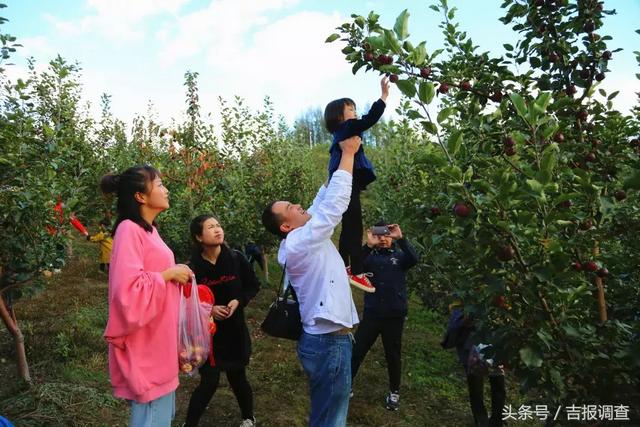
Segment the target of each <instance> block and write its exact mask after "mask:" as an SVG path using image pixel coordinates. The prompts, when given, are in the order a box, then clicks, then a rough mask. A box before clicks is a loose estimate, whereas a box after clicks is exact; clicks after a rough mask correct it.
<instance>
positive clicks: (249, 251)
mask: <svg viewBox="0 0 640 427" xmlns="http://www.w3.org/2000/svg"><path fill="white" fill-rule="evenodd" d="M244 253H245V255H246V256H247V259H248V260H249V263H250V264H251V265H253V263H254V262H257V263H258V265H259V266H260V269H261V270H262V271H265V268H266V266H265V264H266V263H265V258H264V254H263V253H262V250H260V246H258V245H256V244H255V243H253V242H250V243H247V244H246V245H244Z"/></svg>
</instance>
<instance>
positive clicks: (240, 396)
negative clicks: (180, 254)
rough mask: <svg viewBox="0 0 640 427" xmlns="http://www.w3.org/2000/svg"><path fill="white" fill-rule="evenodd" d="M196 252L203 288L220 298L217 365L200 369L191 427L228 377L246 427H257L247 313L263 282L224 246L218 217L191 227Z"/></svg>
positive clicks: (217, 303) (216, 312) (204, 218)
mask: <svg viewBox="0 0 640 427" xmlns="http://www.w3.org/2000/svg"><path fill="white" fill-rule="evenodd" d="M190 231H191V238H192V240H193V244H194V251H193V254H192V257H191V268H192V269H193V271H194V273H195V275H196V280H197V282H198V284H202V285H206V286H208V287H209V288H210V289H211V291H212V292H213V295H214V297H215V305H214V306H213V310H212V312H211V314H212V315H213V318H214V320H215V322H216V326H217V330H216V333H215V335H214V336H213V362H207V363H205V364H204V365H203V366H202V367H201V368H200V385H198V387H196V389H195V390H194V391H193V394H192V395H191V400H190V401H189V409H188V410H187V420H186V424H185V425H186V426H197V425H198V421H199V420H200V417H201V416H202V414H203V413H204V411H205V409H206V407H207V405H208V404H209V401H210V400H211V398H212V397H213V395H214V393H215V392H216V389H217V388H218V382H219V380H220V373H221V372H222V371H224V372H225V373H226V375H227V379H228V380H229V384H230V385H231V389H232V390H233V394H234V395H235V396H236V399H237V400H238V405H239V406H240V411H241V413H242V418H243V421H242V423H241V424H240V425H241V426H243V427H251V426H254V425H255V418H254V416H253V392H252V390H251V386H250V385H249V382H248V381H247V376H246V366H247V365H248V364H249V356H250V355H251V338H250V336H249V330H248V328H247V324H246V322H245V319H244V307H245V306H246V305H247V304H248V303H249V301H251V299H253V297H255V296H256V294H257V293H258V290H259V289H260V282H259V281H258V278H257V277H256V275H255V272H254V271H253V268H252V267H251V264H249V262H248V261H247V259H246V258H245V257H244V255H242V254H241V253H239V252H238V251H235V250H232V249H230V248H229V247H228V246H227V245H226V244H225V243H224V230H223V229H222V227H221V226H220V223H219V222H218V220H217V219H216V217H214V216H213V215H200V216H198V217H196V218H194V219H193V220H192V221H191V226H190Z"/></svg>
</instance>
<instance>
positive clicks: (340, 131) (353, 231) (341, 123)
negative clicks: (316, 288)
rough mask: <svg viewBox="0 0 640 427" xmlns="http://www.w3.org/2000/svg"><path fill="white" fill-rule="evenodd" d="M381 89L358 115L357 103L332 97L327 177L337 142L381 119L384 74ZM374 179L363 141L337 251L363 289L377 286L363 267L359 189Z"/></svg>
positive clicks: (335, 160) (386, 89)
mask: <svg viewBox="0 0 640 427" xmlns="http://www.w3.org/2000/svg"><path fill="white" fill-rule="evenodd" d="M380 89H381V92H382V93H381V95H380V99H378V100H377V101H376V102H374V103H373V105H372V106H371V109H370V110H369V112H368V113H367V114H365V115H364V116H362V117H361V118H359V119H358V116H357V115H356V104H355V102H353V100H351V99H349V98H341V99H336V100H335V101H331V102H330V103H329V104H328V105H327V107H326V108H325V110H324V122H325V126H326V128H327V130H328V131H329V132H330V133H331V134H332V135H333V143H332V144H331V148H330V149H329V154H330V158H329V179H331V176H332V175H333V173H334V172H335V171H336V170H337V169H338V165H339V164H340V159H341V157H342V151H341V150H340V145H339V144H338V143H339V142H340V141H342V140H345V139H347V138H350V137H352V136H356V135H357V136H360V137H362V133H363V132H364V131H366V130H367V129H369V128H370V127H372V126H373V125H375V124H376V123H377V122H378V120H380V117H381V116H382V113H384V109H385V107H386V104H385V102H386V100H387V96H388V95H389V80H388V79H387V77H383V78H382V80H381V81H380ZM375 179H376V175H375V173H374V171H373V165H372V164H371V161H370V160H369V159H368V158H367V156H366V155H365V154H364V145H362V146H360V149H359V150H358V152H357V153H356V155H355V158H354V165H353V185H352V189H351V199H350V201H349V207H348V208H347V210H346V212H345V213H344V214H343V216H342V231H341V233H340V241H339V244H338V251H339V252H340V255H341V256H342V259H343V260H344V263H345V266H346V267H347V273H348V274H349V282H350V283H351V284H352V285H353V286H355V287H357V288H359V289H362V290H364V291H365V292H375V290H376V288H375V287H374V286H373V285H371V282H370V281H369V278H368V277H367V276H368V275H369V273H365V272H364V267H363V260H362V232H363V229H362V207H361V205H360V192H361V191H363V190H364V189H366V188H367V185H369V184H370V183H371V182H373V181H375Z"/></svg>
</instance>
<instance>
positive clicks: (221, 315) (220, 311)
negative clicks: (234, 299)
mask: <svg viewBox="0 0 640 427" xmlns="http://www.w3.org/2000/svg"><path fill="white" fill-rule="evenodd" d="M211 315H212V316H213V318H214V320H225V319H226V318H228V317H229V316H230V315H231V314H229V307H228V306H226V305H214V306H213V308H212V309H211Z"/></svg>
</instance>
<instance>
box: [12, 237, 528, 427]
mask: <svg viewBox="0 0 640 427" xmlns="http://www.w3.org/2000/svg"><path fill="white" fill-rule="evenodd" d="M273 258H274V257H273V255H271V256H270V272H271V274H270V279H271V280H270V281H271V283H270V284H268V285H266V286H264V287H263V289H262V291H261V292H260V293H259V294H258V296H257V298H256V300H255V301H253V302H252V303H251V305H250V306H249V307H248V308H247V311H246V317H247V321H248V323H249V329H250V331H251V334H252V337H253V356H252V359H251V363H250V365H249V369H248V375H249V380H250V382H251V385H252V387H253V391H254V399H255V413H256V417H257V419H258V422H259V425H261V426H285V425H286V426H303V425H306V416H307V414H308V411H309V402H308V394H307V388H306V378H305V375H304V373H303V371H302V369H301V367H300V364H299V362H298V360H297V357H296V353H295V343H293V342H288V341H285V340H279V339H274V338H270V337H268V336H265V335H263V334H262V333H261V331H260V329H259V323H260V321H261V320H262V319H263V317H264V315H265V313H266V310H267V308H268V306H269V304H270V302H271V300H272V299H273V297H274V292H275V291H274V289H275V288H274V286H275V284H274V283H275V282H277V281H278V280H279V278H280V270H279V267H278V266H277V265H276V264H275V262H274V259H273ZM96 260H97V254H96V247H95V246H94V245H92V244H89V243H86V242H84V241H82V240H76V241H75V242H74V255H73V257H72V258H71V259H70V261H69V262H68V264H67V266H66V267H65V268H64V269H63V270H62V272H61V273H60V274H56V275H54V276H53V277H52V278H51V279H50V283H49V285H48V286H47V287H46V290H44V291H43V292H41V293H39V294H37V295H36V296H34V297H33V298H25V299H21V300H19V301H18V302H17V303H16V312H17V315H18V318H19V321H20V323H21V326H22V330H23V332H24V334H25V339H26V345H27V356H28V359H29V362H30V368H31V374H32V377H33V379H34V384H33V386H32V387H31V388H28V387H26V386H25V385H24V384H20V382H19V380H18V378H17V374H16V367H15V362H14V360H13V351H14V350H13V343H12V340H11V339H10V338H9V336H8V334H7V331H6V330H5V329H2V330H1V331H0V354H2V357H3V359H2V360H1V363H0V377H1V378H2V379H3V380H2V381H1V382H0V414H2V415H4V416H7V417H8V418H9V419H11V420H12V421H14V422H15V423H16V425H17V426H39V425H51V426H89V425H95V426H125V425H127V417H128V408H127V405H126V404H125V403H124V402H123V401H120V400H117V399H114V398H113V397H112V395H111V390H110V387H109V378H108V374H107V346H106V344H105V342H104V341H103V339H102V332H103V330H104V326H105V323H106V320H107V303H106V301H107V288H108V285H107V277H106V275H104V274H102V273H100V272H99V271H98V265H97V263H96ZM258 274H259V275H260V271H259V270H258ZM261 277H262V278H263V276H261ZM354 296H355V298H356V304H357V306H358V307H359V309H361V307H362V293H360V292H358V291H355V292H354ZM445 323H446V319H445V318H443V317H442V316H441V315H439V314H436V313H433V312H431V311H428V310H425V309H423V308H422V307H421V304H420V303H419V302H418V301H417V300H412V301H411V308H410V313H409V317H408V321H407V323H406V330H405V337H404V342H403V344H404V348H403V355H404V357H403V361H404V365H403V372H402V381H403V385H402V390H401V407H400V410H399V411H398V412H390V411H387V410H386V409H385V408H384V407H383V400H384V396H385V393H386V392H387V373H386V365H385V362H384V354H383V351H382V346H381V343H380V341H379V340H378V342H377V343H376V345H375V346H374V347H373V349H372V350H371V352H370V353H369V355H368V357H367V358H366V359H365V361H364V364H363V366H362V368H361V369H360V373H359V375H358V377H357V378H356V381H355V383H354V393H355V396H354V397H353V399H352V400H351V403H350V408H349V421H348V424H349V425H350V426H467V425H472V423H471V415H470V410H469V405H468V401H467V391H466V385H465V382H464V377H463V373H462V369H461V367H460V366H459V364H458V363H457V360H456V357H455V354H454V353H453V352H451V351H444V350H442V349H441V348H440V345H439V342H440V339H441V336H442V332H443V330H444V325H445ZM197 382H198V377H194V378H190V377H186V376H181V378H180V388H179V389H178V392H177V414H176V419H175V421H174V425H178V426H179V425H181V423H182V421H183V420H184V416H185V413H186V409H187V405H188V401H189V396H190V392H191V391H192V390H193V389H194V387H195V386H196V385H197ZM486 394H487V395H488V394H489V393H488V389H487V392H486ZM509 394H510V398H509V400H508V402H509V403H511V404H513V405H518V406H519V405H520V404H521V403H526V402H525V401H524V399H523V398H522V397H520V396H518V395H517V393H516V392H515V391H514V389H513V387H511V389H510V390H509ZM239 417H240V412H239V409H238V406H237V404H236V401H235V398H234V397H233V394H232V393H231V389H230V388H229V386H228V383H227V382H226V378H224V376H223V377H222V380H221V386H220V388H219V389H218V392H217V393H216V395H215V396H214V399H213V400H212V403H211V404H210V406H209V408H208V410H207V411H206V413H205V416H204V417H203V419H202V422H201V424H202V425H214V424H213V423H215V425H216V426H220V427H223V426H237V425H238V423H239ZM517 425H518V426H528V425H537V423H531V422H519V423H517Z"/></svg>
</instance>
